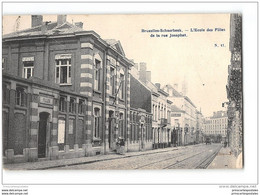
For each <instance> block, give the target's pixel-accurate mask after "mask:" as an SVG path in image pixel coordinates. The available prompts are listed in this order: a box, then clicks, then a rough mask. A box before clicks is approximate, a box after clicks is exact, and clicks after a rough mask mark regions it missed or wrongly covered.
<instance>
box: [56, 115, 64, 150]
mask: <svg viewBox="0 0 260 195" xmlns="http://www.w3.org/2000/svg"><path fill="white" fill-rule="evenodd" d="M64 142H65V120H64V119H59V121H58V146H59V150H64Z"/></svg>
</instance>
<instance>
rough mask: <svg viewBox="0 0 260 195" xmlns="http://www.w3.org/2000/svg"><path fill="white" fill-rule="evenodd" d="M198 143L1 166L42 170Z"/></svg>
mask: <svg viewBox="0 0 260 195" xmlns="http://www.w3.org/2000/svg"><path fill="white" fill-rule="evenodd" d="M196 146H199V145H190V146H178V147H169V148H163V149H155V150H147V151H138V152H128V153H125V154H123V155H120V154H113V153H112V154H107V155H98V156H90V157H82V158H73V159H59V160H47V161H37V162H26V163H17V164H4V165H3V168H4V169H5V170H43V169H49V168H57V167H62V166H68V165H80V164H87V163H94V162H99V161H106V160H113V159H120V158H130V157H133V156H142V155H148V154H156V153H162V152H168V151H173V150H178V149H183V148H186V147H196Z"/></svg>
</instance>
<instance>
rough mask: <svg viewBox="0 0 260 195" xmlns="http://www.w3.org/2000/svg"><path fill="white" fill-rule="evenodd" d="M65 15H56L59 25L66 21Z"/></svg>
mask: <svg viewBox="0 0 260 195" xmlns="http://www.w3.org/2000/svg"><path fill="white" fill-rule="evenodd" d="M66 19H67V15H58V16H57V25H58V26H60V25H62V24H64V23H65V22H66Z"/></svg>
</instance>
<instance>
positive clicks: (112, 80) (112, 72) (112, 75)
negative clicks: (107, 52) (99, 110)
mask: <svg viewBox="0 0 260 195" xmlns="http://www.w3.org/2000/svg"><path fill="white" fill-rule="evenodd" d="M115 77H116V75H115V69H114V68H113V67H110V88H109V90H110V94H111V95H114V94H115Z"/></svg>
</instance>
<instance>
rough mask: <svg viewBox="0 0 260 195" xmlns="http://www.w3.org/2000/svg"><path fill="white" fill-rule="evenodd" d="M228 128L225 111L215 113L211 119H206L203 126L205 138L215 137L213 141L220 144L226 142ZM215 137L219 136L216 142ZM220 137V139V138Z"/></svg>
mask: <svg viewBox="0 0 260 195" xmlns="http://www.w3.org/2000/svg"><path fill="white" fill-rule="evenodd" d="M227 127H228V117H227V112H226V111H217V112H214V113H213V116H212V117H208V118H206V120H205V124H204V131H203V132H204V134H205V135H206V136H209V135H212V136H215V137H216V138H215V141H217V142H220V141H224V140H226V136H227ZM217 136H219V138H218V139H221V140H217ZM220 137H221V138H220Z"/></svg>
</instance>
